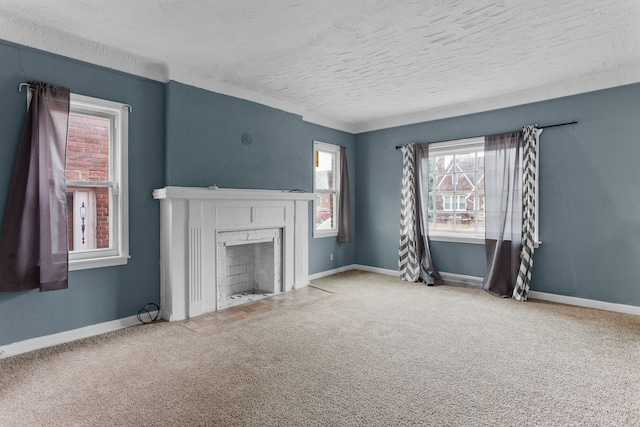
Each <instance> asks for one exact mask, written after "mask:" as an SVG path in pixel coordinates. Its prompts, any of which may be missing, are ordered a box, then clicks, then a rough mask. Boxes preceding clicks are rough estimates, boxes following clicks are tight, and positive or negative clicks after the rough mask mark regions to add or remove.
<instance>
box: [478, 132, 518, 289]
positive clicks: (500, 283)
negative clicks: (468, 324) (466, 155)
mask: <svg viewBox="0 0 640 427" xmlns="http://www.w3.org/2000/svg"><path fill="white" fill-rule="evenodd" d="M522 147H523V136H522V132H510V133H504V134H498V135H491V136H487V137H485V143H484V153H485V160H484V175H485V198H486V203H485V248H486V252H487V274H486V276H485V277H484V283H483V287H484V289H485V290H486V291H488V292H489V293H491V294H493V295H496V296H501V297H505V298H511V297H512V296H513V289H514V287H515V285H516V280H517V277H518V269H519V268H520V252H521V250H522Z"/></svg>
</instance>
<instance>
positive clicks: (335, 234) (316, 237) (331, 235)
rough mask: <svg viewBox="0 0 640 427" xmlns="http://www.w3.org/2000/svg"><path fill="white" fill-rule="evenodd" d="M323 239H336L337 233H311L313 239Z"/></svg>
mask: <svg viewBox="0 0 640 427" xmlns="http://www.w3.org/2000/svg"><path fill="white" fill-rule="evenodd" d="M324 237H338V232H337V231H316V230H314V231H313V238H314V239H322V238H324Z"/></svg>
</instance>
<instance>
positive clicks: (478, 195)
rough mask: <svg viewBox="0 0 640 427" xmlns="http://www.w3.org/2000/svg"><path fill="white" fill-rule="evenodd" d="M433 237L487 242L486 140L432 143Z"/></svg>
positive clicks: (431, 233)
mask: <svg viewBox="0 0 640 427" xmlns="http://www.w3.org/2000/svg"><path fill="white" fill-rule="evenodd" d="M428 185H429V212H428V221H429V237H430V238H431V239H432V240H442V241H458V242H469V243H482V242H484V225H485V214H484V197H485V194H484V138H470V139H463V140H456V141H447V142H442V143H434V144H429V183H428Z"/></svg>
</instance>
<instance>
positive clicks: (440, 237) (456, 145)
mask: <svg viewBox="0 0 640 427" xmlns="http://www.w3.org/2000/svg"><path fill="white" fill-rule="evenodd" d="M542 131H543V129H539V130H538V138H539V137H540V134H541V133H542ZM479 147H482V148H483V149H484V137H479V138H467V139H456V140H450V141H444V142H437V143H433V144H429V157H431V155H432V154H434V155H436V154H438V152H439V151H447V152H449V153H453V152H464V151H467V150H468V149H470V148H472V149H474V148H475V149H477V148H479ZM536 154H537V158H536V168H537V170H536V190H537V191H536V200H535V204H536V206H535V219H536V224H535V230H534V231H535V233H534V236H533V240H534V242H535V243H534V248H537V247H539V246H540V245H541V244H542V241H541V240H540V234H539V230H540V222H539V218H540V216H539V214H538V212H539V206H540V203H539V194H540V144H538V150H537V153H536ZM474 207H475V206H474ZM427 234H428V236H429V240H432V241H434V242H451V243H470V244H476V245H484V244H485V235H484V233H464V232H450V231H442V230H433V231H432V230H431V229H429V230H428V232H427Z"/></svg>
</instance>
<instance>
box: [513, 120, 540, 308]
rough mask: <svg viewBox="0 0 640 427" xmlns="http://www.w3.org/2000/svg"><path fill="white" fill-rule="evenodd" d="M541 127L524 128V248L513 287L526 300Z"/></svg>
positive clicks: (519, 296) (519, 298)
mask: <svg viewBox="0 0 640 427" xmlns="http://www.w3.org/2000/svg"><path fill="white" fill-rule="evenodd" d="M540 132H542V130H541V129H537V128H536V127H535V126H533V125H528V126H525V127H524V129H522V133H523V140H524V148H523V152H522V159H523V160H522V250H521V252H520V268H519V270H518V277H517V278H516V285H515V287H514V288H513V298H515V299H517V300H519V301H526V300H527V297H528V293H529V284H530V283H531V269H532V268H533V251H534V245H535V242H534V241H533V238H534V236H535V229H534V227H535V220H536V219H535V214H536V191H537V188H536V170H537V165H536V162H537V161H538V137H539V136H540Z"/></svg>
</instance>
